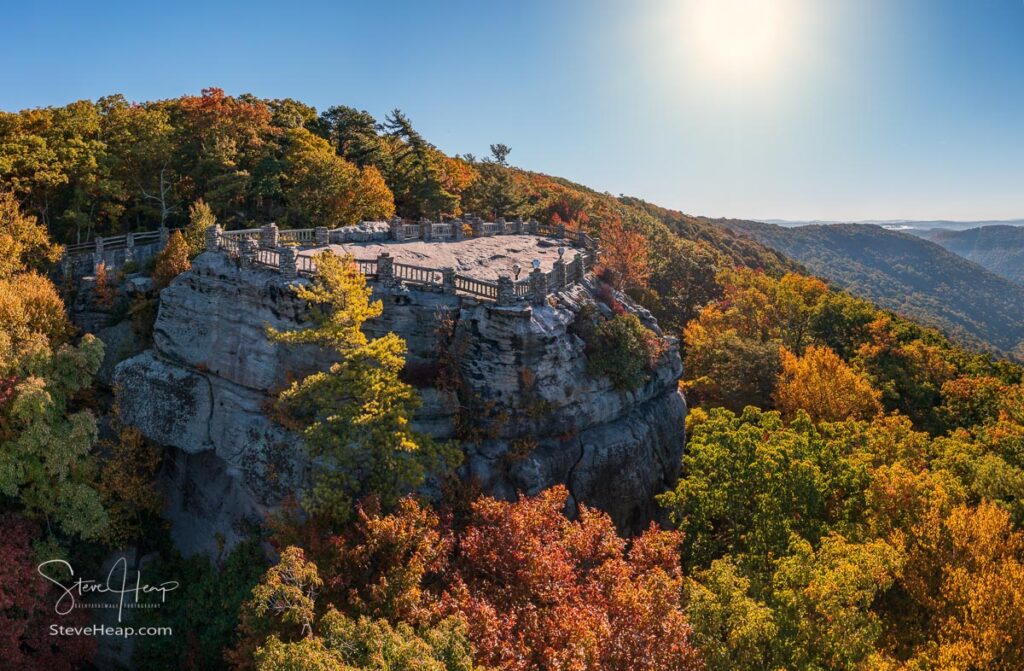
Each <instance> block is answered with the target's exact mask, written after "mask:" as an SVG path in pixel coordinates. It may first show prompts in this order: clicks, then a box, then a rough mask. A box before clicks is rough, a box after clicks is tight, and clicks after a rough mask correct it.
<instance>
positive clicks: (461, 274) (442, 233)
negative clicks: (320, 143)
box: [206, 218, 599, 307]
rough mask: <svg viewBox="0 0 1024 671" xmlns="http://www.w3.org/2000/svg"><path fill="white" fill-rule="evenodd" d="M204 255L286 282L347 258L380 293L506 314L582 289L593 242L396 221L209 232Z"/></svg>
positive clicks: (486, 225) (522, 229) (548, 230)
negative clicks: (323, 255)
mask: <svg viewBox="0 0 1024 671" xmlns="http://www.w3.org/2000/svg"><path fill="white" fill-rule="evenodd" d="M206 248H207V250H208V251H218V250H219V251H222V252H225V253H227V254H228V255H230V256H232V257H235V258H237V259H238V260H239V261H240V262H241V263H243V264H245V265H252V266H262V267H265V268H269V269H272V270H276V271H278V272H280V273H281V274H282V275H283V276H284V277H285V278H287V279H291V278H295V277H297V276H300V275H305V276H311V275H313V274H315V273H316V260H315V256H316V255H317V254H318V253H319V252H321V251H323V250H330V251H332V252H333V253H335V254H339V255H346V254H347V255H350V256H351V257H352V258H353V259H354V261H355V264H356V266H357V267H358V269H359V271H360V272H361V273H363V274H364V275H366V276H367V278H368V279H370V280H372V281H375V282H380V283H381V284H383V285H384V286H387V287H396V286H399V287H401V286H404V287H409V288H417V289H421V290H427V291H441V292H444V293H449V294H462V295H469V296H472V297H475V298H478V299H479V298H482V299H484V300H489V301H495V302H496V303H497V304H498V305H499V306H505V307H508V306H513V305H516V304H520V305H522V304H525V303H533V304H535V305H540V304H543V303H544V301H545V299H546V297H547V296H549V295H550V294H552V293H555V292H558V291H561V290H563V289H565V288H567V287H569V286H570V285H572V284H575V283H578V282H582V281H583V279H584V276H585V275H586V273H587V272H588V271H590V270H592V269H593V268H594V267H595V265H596V263H597V259H598V255H599V249H598V240H597V239H596V238H594V237H592V236H590V235H588V234H587V233H585V232H583V231H568V230H566V228H565V226H562V225H559V226H551V225H545V224H540V223H538V222H536V221H533V220H531V221H529V222H525V221H523V220H522V219H517V220H516V221H514V222H508V221H505V220H504V219H499V220H498V221H496V222H485V221H483V220H481V219H479V218H472V219H467V220H456V221H453V222H431V221H428V220H425V219H424V220H421V221H420V222H419V223H415V224H411V223H407V222H405V221H403V220H401V219H397V218H395V219H392V220H391V221H390V222H360V223H359V224H358V225H355V226H348V227H342V228H337V229H328V228H326V227H323V226H321V227H317V228H305V229H286V230H281V229H279V228H278V227H277V225H276V224H272V223H271V224H267V225H265V226H263V227H261V228H258V229H256V228H253V229H244V230H234V231H224V230H222V229H221V228H220V227H219V226H211V227H209V228H208V229H207V231H206Z"/></svg>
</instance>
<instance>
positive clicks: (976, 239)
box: [914, 226, 1024, 284]
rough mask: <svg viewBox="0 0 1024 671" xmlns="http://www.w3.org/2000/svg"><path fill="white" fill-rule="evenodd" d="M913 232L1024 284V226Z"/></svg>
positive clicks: (935, 229)
mask: <svg viewBox="0 0 1024 671" xmlns="http://www.w3.org/2000/svg"><path fill="white" fill-rule="evenodd" d="M914 234H915V235H918V236H920V237H922V238H924V239H926V240H931V241H932V242H934V243H935V244H938V245H942V246H943V247H945V248H946V249H948V250H949V251H951V252H953V253H954V254H959V255H960V256H962V257H964V258H965V259H969V260H971V261H974V262H975V263H977V264H978V265H979V266H982V267H984V268H988V269H989V270H991V271H992V272H993V273H995V274H996V275H1002V276H1003V277H1005V278H1007V279H1010V280H1013V281H1014V282H1018V283H1020V284H1024V226H980V227H978V228H969V229H967V230H966V231H948V230H943V229H938V228H933V229H930V230H925V231H915V233H914Z"/></svg>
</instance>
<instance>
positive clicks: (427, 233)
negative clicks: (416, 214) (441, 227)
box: [420, 217, 434, 242]
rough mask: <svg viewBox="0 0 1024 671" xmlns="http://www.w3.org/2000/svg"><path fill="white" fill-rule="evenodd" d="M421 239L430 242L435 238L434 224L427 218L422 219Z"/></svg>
mask: <svg viewBox="0 0 1024 671" xmlns="http://www.w3.org/2000/svg"><path fill="white" fill-rule="evenodd" d="M420 237H421V238H423V240H424V241H428V242H429V241H430V240H432V239H433V238H434V224H432V223H431V222H430V220H429V219H427V218H426V217H421V218H420Z"/></svg>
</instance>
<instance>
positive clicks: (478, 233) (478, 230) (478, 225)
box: [470, 217, 484, 238]
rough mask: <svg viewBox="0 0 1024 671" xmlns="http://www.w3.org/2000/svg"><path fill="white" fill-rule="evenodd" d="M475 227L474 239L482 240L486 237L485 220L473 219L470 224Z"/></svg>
mask: <svg viewBox="0 0 1024 671" xmlns="http://www.w3.org/2000/svg"><path fill="white" fill-rule="evenodd" d="M470 226H472V227H473V237H474V238H482V237H483V235H484V220H483V219H481V218H480V217H473V221H472V222H471V223H470Z"/></svg>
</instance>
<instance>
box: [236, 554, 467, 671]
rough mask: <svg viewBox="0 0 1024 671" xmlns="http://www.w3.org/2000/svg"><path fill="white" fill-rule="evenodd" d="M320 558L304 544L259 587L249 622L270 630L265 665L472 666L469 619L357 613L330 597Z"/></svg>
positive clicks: (241, 661)
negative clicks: (429, 622) (423, 622)
mask: <svg viewBox="0 0 1024 671" xmlns="http://www.w3.org/2000/svg"><path fill="white" fill-rule="evenodd" d="M322 585H323V579H322V578H321V577H320V574H319V571H318V569H317V566H316V565H315V564H314V563H313V562H311V561H309V560H308V559H307V558H306V556H305V553H304V552H303V551H302V550H301V549H299V548H296V547H288V548H285V549H284V551H283V552H282V553H281V557H280V559H279V560H278V562H277V563H276V564H275V565H274V566H272V567H271V568H270V569H268V571H267V572H266V574H265V575H264V577H263V579H262V580H261V581H260V583H259V584H258V585H256V587H254V588H253V590H252V599H251V600H250V601H249V603H248V604H247V605H246V607H245V612H246V615H245V620H244V623H243V629H245V630H246V631H247V632H249V637H250V638H252V635H253V632H256V631H261V630H262V631H264V632H269V634H268V635H266V638H265V639H264V640H262V642H260V643H258V644H257V646H256V648H255V649H254V650H253V651H252V658H251V661H252V662H254V668H255V669H257V671H285V670H287V669H296V668H301V669H320V668H322V669H325V670H326V669H338V668H345V669H359V670H366V671H472V670H473V668H474V666H473V663H472V649H471V647H470V645H469V643H468V641H467V640H466V636H465V633H464V629H465V627H464V625H463V624H462V622H461V621H459V620H458V619H456V618H447V619H444V620H441V621H439V622H438V623H437V624H435V625H433V626H420V627H413V626H412V625H410V624H408V623H405V622H399V623H397V624H391V623H389V622H388V621H387V620H384V619H372V618H370V617H367V616H360V617H357V618H350V617H348V616H346V615H345V614H343V613H341V612H339V611H338V610H337V609H336V608H335V607H334V606H333V605H332V604H329V603H328V604H326V605H324V600H323V599H322V598H321V594H320V589H321V587H322ZM244 646H245V642H244V641H243V647H242V648H240V649H239V650H236V651H235V652H234V653H233V654H232V658H233V659H234V660H235V661H236V662H237V663H238V665H239V666H243V667H247V666H248V665H249V662H250V659H249V657H248V655H247V653H246V651H245V647H244Z"/></svg>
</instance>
